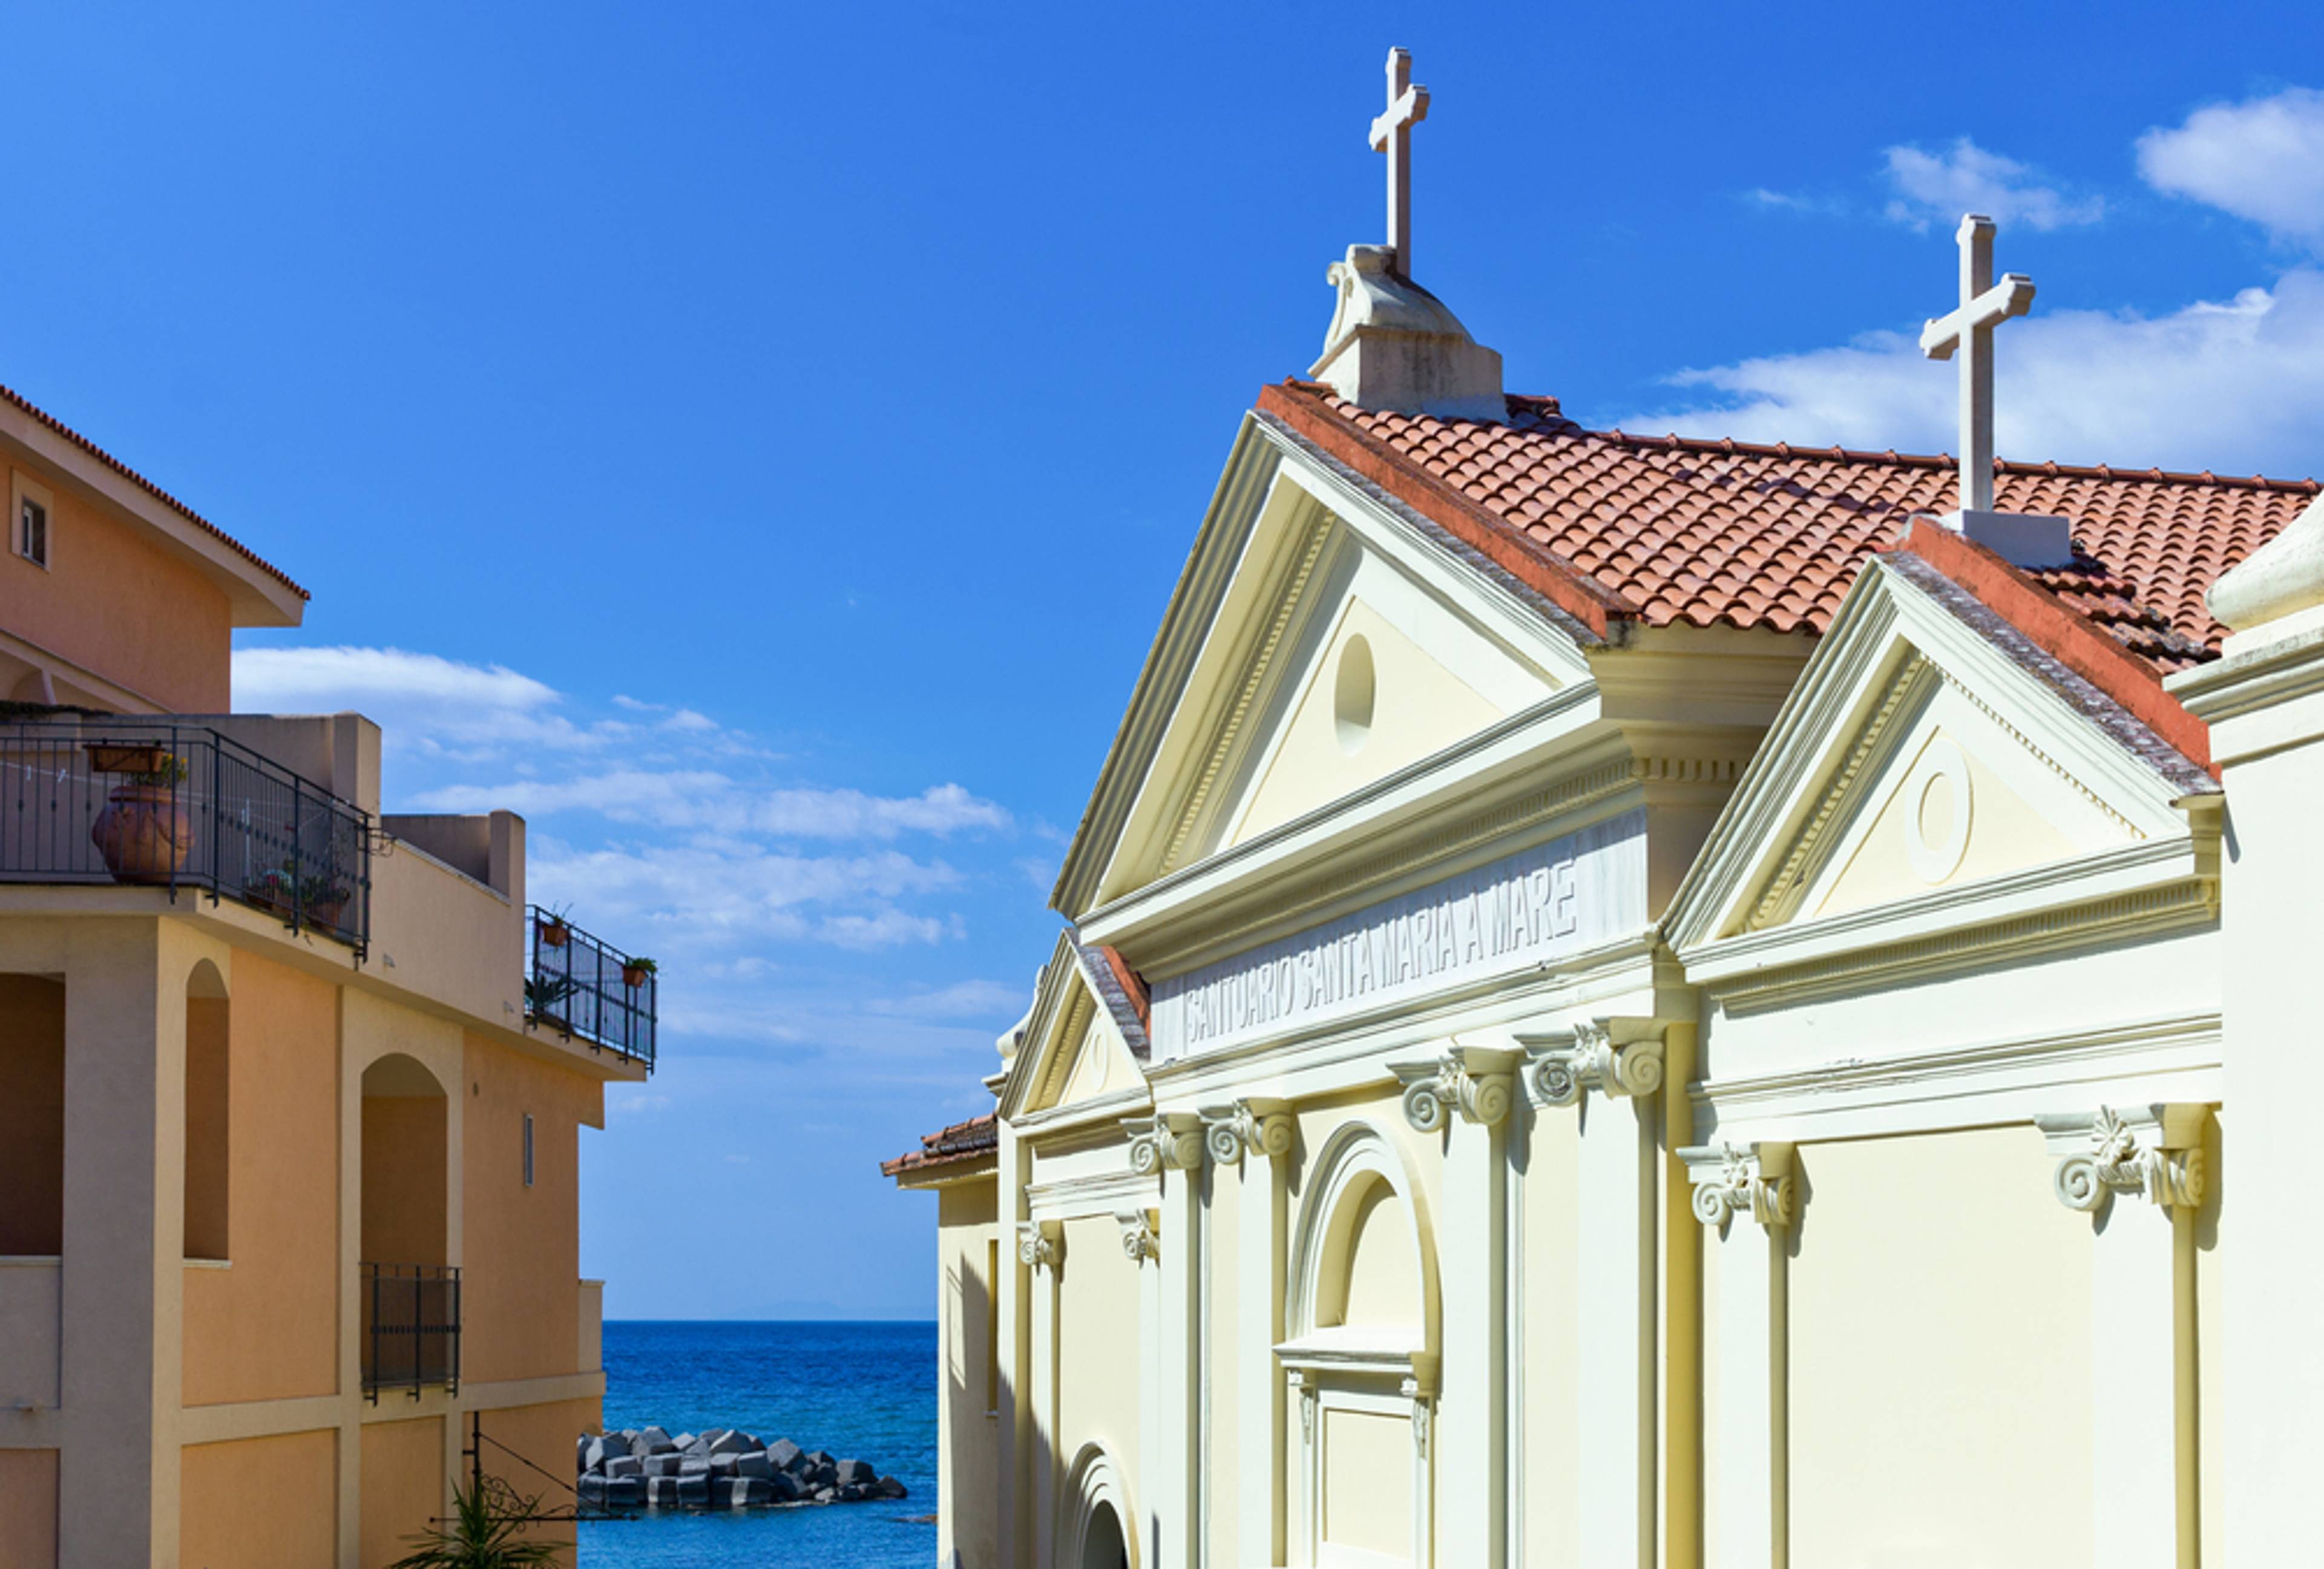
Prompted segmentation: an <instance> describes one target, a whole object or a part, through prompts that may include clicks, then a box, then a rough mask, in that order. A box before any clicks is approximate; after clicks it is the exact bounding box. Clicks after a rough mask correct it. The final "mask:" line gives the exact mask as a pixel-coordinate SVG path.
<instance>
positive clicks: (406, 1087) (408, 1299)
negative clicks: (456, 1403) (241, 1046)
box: [358, 1053, 460, 1400]
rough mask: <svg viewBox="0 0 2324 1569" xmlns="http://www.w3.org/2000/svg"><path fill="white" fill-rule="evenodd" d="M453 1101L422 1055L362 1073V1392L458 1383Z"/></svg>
mask: <svg viewBox="0 0 2324 1569" xmlns="http://www.w3.org/2000/svg"><path fill="white" fill-rule="evenodd" d="M449 1123H450V1103H449V1101H448V1100H447V1098H446V1095H445V1093H444V1086H443V1085H442V1084H440V1083H438V1081H437V1078H436V1075H434V1074H432V1073H430V1072H429V1070H428V1068H427V1067H426V1066H425V1065H423V1064H422V1063H420V1061H419V1059H417V1058H416V1057H406V1056H403V1055H402V1054H401V1053H396V1054H392V1055H390V1056H387V1057H381V1058H380V1059H379V1060H378V1061H376V1062H374V1063H373V1064H372V1065H371V1066H369V1067H367V1068H365V1069H364V1076H363V1243H362V1248H361V1250H360V1256H361V1260H362V1264H361V1269H362V1278H361V1280H360V1281H359V1282H358V1295H359V1296H360V1297H361V1312H362V1324H361V1330H362V1335H363V1371H364V1394H365V1395H367V1396H369V1397H370V1398H373V1399H374V1400H376V1399H378V1398H379V1393H380V1391H381V1390H382V1389H406V1390H408V1391H410V1393H412V1394H414V1395H417V1394H418V1393H419V1391H420V1389H423V1388H426V1387H429V1386H431V1385H438V1384H442V1385H447V1386H449V1387H451V1388H453V1389H457V1388H458V1387H459V1381H460V1272H459V1271H458V1270H457V1269H453V1268H451V1267H450V1265H449V1262H448V1249H447V1242H446V1232H447V1215H448V1213H449V1204H448V1202H447V1176H446V1174H447V1151H448V1140H449V1137H450V1132H449Z"/></svg>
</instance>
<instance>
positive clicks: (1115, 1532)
mask: <svg viewBox="0 0 2324 1569" xmlns="http://www.w3.org/2000/svg"><path fill="white" fill-rule="evenodd" d="M1059 1508H1060V1510H1061V1513H1062V1517H1063V1518H1060V1519H1059V1521H1058V1522H1057V1525H1058V1529H1057V1537H1056V1540H1057V1543H1058V1545H1059V1546H1060V1547H1061V1548H1062V1552H1061V1554H1060V1555H1059V1558H1058V1562H1059V1563H1060V1564H1069V1565H1071V1566H1072V1569H1139V1555H1138V1526H1137V1520H1138V1515H1137V1512H1136V1511H1135V1510H1134V1509H1131V1508H1130V1486H1129V1482H1128V1480H1127V1479H1126V1478H1125V1477H1124V1476H1123V1475H1122V1472H1121V1468H1120V1466H1119V1465H1118V1464H1116V1463H1115V1462H1114V1459H1113V1456H1112V1454H1111V1453H1109V1452H1108V1451H1107V1449H1106V1447H1105V1445H1103V1444H1083V1445H1082V1447H1081V1453H1080V1454H1076V1455H1074V1463H1073V1469H1072V1470H1071V1471H1070V1472H1068V1473H1067V1475H1066V1478H1065V1491H1064V1493H1063V1494H1062V1495H1061V1503H1060V1506H1059Z"/></svg>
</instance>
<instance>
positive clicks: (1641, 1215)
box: [1526, 1019, 1664, 1569]
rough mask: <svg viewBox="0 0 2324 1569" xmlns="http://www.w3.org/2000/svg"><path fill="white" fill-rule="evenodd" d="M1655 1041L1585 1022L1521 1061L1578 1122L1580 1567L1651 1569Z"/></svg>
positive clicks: (1531, 1080) (1621, 1024) (1629, 1024)
mask: <svg viewBox="0 0 2324 1569" xmlns="http://www.w3.org/2000/svg"><path fill="white" fill-rule="evenodd" d="M1663 1054H1664V1043H1663V1031H1662V1028H1661V1026H1660V1025H1658V1024H1657V1023H1656V1022H1655V1020H1634V1019H1621V1020H1590V1021H1586V1022H1583V1023H1580V1024H1577V1025H1575V1026H1574V1028H1573V1030H1572V1034H1571V1035H1570V1036H1568V1037H1566V1038H1563V1039H1553V1040H1551V1041H1549V1042H1546V1043H1544V1044H1542V1045H1539V1046H1535V1047H1533V1048H1530V1049H1529V1051H1528V1059H1529V1060H1528V1061H1527V1064H1526V1079H1527V1082H1528V1084H1529V1086H1530V1088H1531V1089H1532V1091H1533V1093H1534V1094H1535V1095H1536V1096H1537V1097H1539V1099H1540V1100H1541V1101H1542V1102H1543V1103H1545V1105H1546V1106H1547V1107H1548V1108H1549V1109H1550V1110H1549V1112H1546V1113H1545V1114H1555V1113H1556V1112H1560V1111H1563V1110H1564V1109H1568V1108H1570V1109H1572V1111H1573V1112H1574V1114H1575V1115H1576V1116H1577V1118H1578V1119H1579V1121H1580V1124H1581V1126H1580V1134H1581V1137H1580V1140H1579V1171H1578V1186H1579V1191H1578V1192H1577V1193H1575V1194H1574V1195H1572V1203H1574V1204H1576V1205H1577V1207H1578V1211H1579V1214H1578V1217H1577V1218H1578V1231H1579V1238H1578V1241H1579V1257H1578V1259H1577V1260H1576V1264H1577V1269H1578V1270H1579V1274H1580V1278H1581V1300H1582V1304H1583V1305H1584V1307H1585V1310H1586V1311H1587V1313H1588V1314H1589V1320H1588V1322H1587V1323H1586V1324H1582V1325H1581V1326H1580V1329H1581V1334H1582V1340H1583V1342H1584V1343H1587V1345H1588V1346H1589V1354H1587V1355H1586V1356H1582V1357H1581V1358H1579V1359H1578V1364H1577V1366H1576V1368H1575V1377H1576V1381H1577V1384H1578V1386H1579V1396H1580V1404H1579V1407H1578V1408H1577V1410H1576V1412H1575V1419H1576V1420H1577V1422H1578V1423H1579V1424H1580V1426H1581V1433H1582V1442H1581V1444H1580V1446H1579V1447H1580V1453H1581V1455H1582V1476H1581V1479H1580V1481H1581V1488H1580V1492H1581V1499H1582V1518H1581V1519H1580V1521H1579V1522H1578V1524H1579V1526H1580V1529H1581V1537H1582V1562H1583V1563H1585V1564H1607V1565H1617V1564H1636V1565H1638V1566H1639V1569H1654V1564H1655V1537H1656V1532H1655V1498H1656V1489H1655V1475H1656V1471H1655V1398H1656V1364H1657V1358H1656V1355H1655V1279H1656V1270H1655V1235H1656V1228H1655V1196H1656V1191H1657V1190H1656V1183H1655V1168H1656V1159H1657V1152H1658V1148H1659V1145H1658V1140H1657V1138H1656V1126H1657V1112H1658V1106H1659V1094H1660V1091H1661V1089H1662V1085H1663V1076H1664V1075H1663V1066H1664V1061H1663Z"/></svg>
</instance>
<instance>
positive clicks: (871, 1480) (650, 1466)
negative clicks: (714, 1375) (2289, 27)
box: [574, 1427, 904, 1509]
mask: <svg viewBox="0 0 2324 1569" xmlns="http://www.w3.org/2000/svg"><path fill="white" fill-rule="evenodd" d="M574 1461H575V1465H576V1469H577V1470H578V1472H579V1474H580V1481H578V1482H577V1483H576V1488H575V1491H577V1492H578V1493H579V1494H580V1496H581V1501H582V1502H583V1503H584V1504H594V1505H596V1506H598V1507H600V1508H604V1509H771V1508H774V1507H776V1506H779V1505H784V1504H853V1503H868V1502H871V1500H875V1499H899V1498H902V1497H903V1496H904V1484H903V1483H902V1482H900V1481H897V1480H896V1479H895V1478H894V1477H892V1476H881V1474H880V1473H879V1468H878V1467H877V1466H875V1465H873V1464H871V1462H869V1461H864V1460H838V1459H835V1458H834V1457H833V1456H831V1455H830V1454H826V1453H825V1452H824V1451H823V1450H820V1449H816V1450H806V1449H801V1448H800V1447H799V1446H798V1444H794V1443H792V1442H791V1441H790V1440H789V1439H788V1438H778V1439H776V1440H775V1441H774V1442H773V1443H771V1444H762V1443H761V1442H760V1441H759V1440H758V1439H756V1438H754V1437H752V1435H750V1434H748V1433H744V1432H741V1431H739V1430H737V1429H735V1428H732V1427H713V1428H711V1429H710V1430H709V1431H707V1432H705V1433H680V1434H678V1435H677V1436H675V1437H672V1436H671V1435H670V1434H669V1432H668V1431H667V1430H666V1429H664V1428H660V1427H643V1428H637V1427H625V1428H623V1429H622V1430H621V1431H620V1432H618V1433H604V1434H589V1433H585V1434H583V1435H581V1438H580V1441H579V1443H578V1444H576V1449H575V1454H574Z"/></svg>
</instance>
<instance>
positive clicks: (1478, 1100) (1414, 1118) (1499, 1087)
mask: <svg viewBox="0 0 2324 1569" xmlns="http://www.w3.org/2000/svg"><path fill="white" fill-rule="evenodd" d="M1520 1055H1521V1054H1520V1053H1517V1052H1514V1051H1500V1050H1492V1049H1488V1048H1481V1047H1473V1046H1454V1047H1452V1048H1448V1049H1447V1050H1446V1051H1445V1053H1444V1055H1443V1056H1442V1057H1437V1058H1436V1059H1434V1061H1428V1062H1392V1063H1390V1064H1388V1071H1389V1072H1390V1073H1392V1074H1394V1075H1396V1076H1397V1079H1398V1080H1399V1081H1401V1082H1402V1083H1403V1084H1404V1120H1405V1121H1407V1122H1409V1123H1411V1124H1412V1125H1413V1127H1414V1128H1415V1129H1416V1131H1420V1132H1423V1133H1434V1132H1435V1131H1437V1130H1438V1129H1439V1128H1442V1127H1443V1126H1444V1125H1445V1124H1446V1123H1447V1122H1448V1121H1451V1120H1452V1116H1453V1114H1454V1113H1455V1112H1458V1113H1459V1114H1460V1117H1461V1120H1462V1121H1464V1122H1474V1123H1476V1124H1477V1125H1478V1126H1479V1127H1482V1128H1491V1127H1495V1126H1498V1125H1499V1123H1501V1122H1503V1121H1507V1120H1508V1114H1509V1101H1510V1097H1511V1095H1512V1094H1513V1093H1514V1091H1515V1088H1516V1084H1517V1075H1516V1073H1515V1072H1514V1071H1513V1069H1514V1067H1515V1066H1516V1063H1517V1059H1518V1057H1519V1056H1520Z"/></svg>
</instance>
